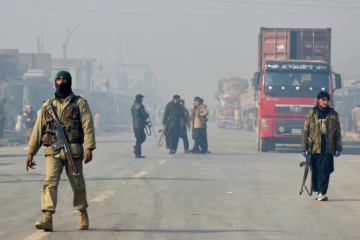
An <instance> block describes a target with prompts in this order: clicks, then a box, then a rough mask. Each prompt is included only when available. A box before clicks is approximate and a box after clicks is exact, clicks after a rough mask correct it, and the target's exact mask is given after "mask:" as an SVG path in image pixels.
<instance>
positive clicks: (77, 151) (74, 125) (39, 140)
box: [26, 71, 96, 231]
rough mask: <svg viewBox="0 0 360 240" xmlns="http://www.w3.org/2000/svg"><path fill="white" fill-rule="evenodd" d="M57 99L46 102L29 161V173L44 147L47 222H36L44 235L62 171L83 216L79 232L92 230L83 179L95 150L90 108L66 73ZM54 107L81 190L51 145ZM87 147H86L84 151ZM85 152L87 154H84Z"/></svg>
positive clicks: (59, 83) (61, 154)
mask: <svg viewBox="0 0 360 240" xmlns="http://www.w3.org/2000/svg"><path fill="white" fill-rule="evenodd" d="M55 88H56V92H55V96H54V97H53V98H52V99H49V100H47V101H45V102H44V104H43V105H42V108H41V111H40V115H39V116H38V117H37V120H36V123H35V126H34V130H33V133H32V135H31V138H30V142H29V149H28V158H27V160H26V170H27V171H28V170H29V168H31V169H34V166H35V165H36V164H35V162H34V161H33V157H34V155H36V153H37V152H38V150H39V149H40V147H41V144H43V145H44V146H45V147H46V149H45V156H46V176H45V181H44V185H43V189H42V194H41V205H42V211H43V212H44V219H43V220H41V221H37V222H36V225H35V227H36V228H37V229H43V230H45V231H52V230H53V221H52V216H53V214H54V213H55V211H56V205H57V190H58V185H59V181H60V177H61V173H62V171H63V168H64V167H65V169H66V174H67V176H68V178H69V181H70V185H71V187H72V190H73V193H74V198H73V206H74V208H75V209H76V210H78V211H79V212H80V221H79V224H78V226H77V229H79V230H87V229H88V228H89V217H88V214H87V210H86V209H87V207H88V203H87V199H86V189H85V179H84V175H83V165H82V160H84V163H85V164H86V163H89V162H90V161H91V160H92V151H93V150H94V149H95V148H96V146H95V134H94V123H93V118H92V116H91V112H90V108H89V105H88V103H87V102H86V100H85V99H83V98H82V97H80V96H77V95H75V94H74V93H73V92H72V90H71V75H70V73H68V72H66V71H60V72H59V73H58V74H57V75H56V77H55ZM48 104H51V105H52V106H53V108H54V111H55V113H56V114H57V116H58V117H59V120H60V121H61V122H62V123H63V124H64V127H65V129H66V132H67V133H68V134H67V138H68V142H69V146H70V150H71V154H72V157H73V158H74V162H75V164H76V166H77V170H78V172H79V174H80V176H79V177H78V178H77V179H78V183H79V189H77V187H76V184H75V180H74V177H73V175H72V172H71V171H72V168H71V167H70V166H68V165H67V161H66V160H65V159H66V156H65V154H64V151H63V150H60V151H57V152H54V151H53V150H52V148H51V146H50V145H51V144H53V143H54V142H55V139H54V137H53V136H51V135H50V134H48V133H47V131H48V130H50V129H52V126H53V122H54V121H53V119H52V118H51V116H50V115H49V114H47V113H46V111H45V106H47V105H48ZM83 145H84V147H83ZM84 148H85V151H84Z"/></svg>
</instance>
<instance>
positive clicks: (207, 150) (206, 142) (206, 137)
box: [201, 98, 211, 153]
mask: <svg viewBox="0 0 360 240" xmlns="http://www.w3.org/2000/svg"><path fill="white" fill-rule="evenodd" d="M201 104H204V99H202V98H201ZM204 107H205V108H206V109H207V105H206V104H204ZM208 115H209V114H208ZM202 121H203V122H204V128H205V144H204V146H205V150H204V151H205V152H204V153H211V152H210V151H209V144H208V136H207V121H208V117H207V116H205V117H203V119H202Z"/></svg>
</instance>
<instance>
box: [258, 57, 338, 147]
mask: <svg viewBox="0 0 360 240" xmlns="http://www.w3.org/2000/svg"><path fill="white" fill-rule="evenodd" d="M253 87H254V88H255V90H256V91H257V94H256V99H255V105H256V107H255V109H256V110H255V112H256V116H255V119H256V120H255V135H256V136H255V139H256V141H255V142H256V144H255V146H256V148H257V149H258V150H259V151H261V152H266V151H273V150H275V146H276V143H282V144H298V143H300V142H301V137H302V134H303V132H302V131H303V128H304V122H305V117H306V114H307V113H308V112H309V111H310V110H311V109H312V108H313V107H314V106H315V105H316V96H317V94H318V93H319V92H320V91H327V92H329V94H330V96H331V100H330V106H333V93H334V91H335V89H339V88H341V76H340V75H339V74H336V73H333V72H332V70H331V67H330V64H329V63H327V62H325V61H312V60H266V61H265V62H264V64H263V67H262V69H261V71H259V72H256V73H255V74H254V78H253Z"/></svg>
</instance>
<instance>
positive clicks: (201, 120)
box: [190, 97, 209, 153]
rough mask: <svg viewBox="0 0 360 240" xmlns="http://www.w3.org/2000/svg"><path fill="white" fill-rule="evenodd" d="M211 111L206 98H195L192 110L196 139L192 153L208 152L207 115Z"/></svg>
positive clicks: (194, 137) (194, 136)
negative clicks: (205, 103) (206, 104)
mask: <svg viewBox="0 0 360 240" xmlns="http://www.w3.org/2000/svg"><path fill="white" fill-rule="evenodd" d="M208 114H209V112H208V110H207V108H206V106H205V105H204V100H203V99H202V98H200V97H195V99H194V109H193V111H192V114H191V116H192V118H191V121H192V126H193V139H194V141H195V143H194V147H193V149H192V150H191V151H190V152H192V153H199V147H200V148H201V150H200V153H207V152H208V149H207V133H206V117H207V116H208Z"/></svg>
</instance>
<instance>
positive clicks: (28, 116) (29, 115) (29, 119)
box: [23, 105, 36, 150]
mask: <svg viewBox="0 0 360 240" xmlns="http://www.w3.org/2000/svg"><path fill="white" fill-rule="evenodd" d="M23 120H24V121H25V122H26V124H25V126H26V146H28V145H29V141H30V137H31V133H32V131H33V128H34V125H35V121H36V113H35V112H34V111H33V110H32V107H31V106H30V105H28V106H27V107H26V111H25V112H24V113H23ZM27 149H28V148H27V147H26V148H25V150H27Z"/></svg>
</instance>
